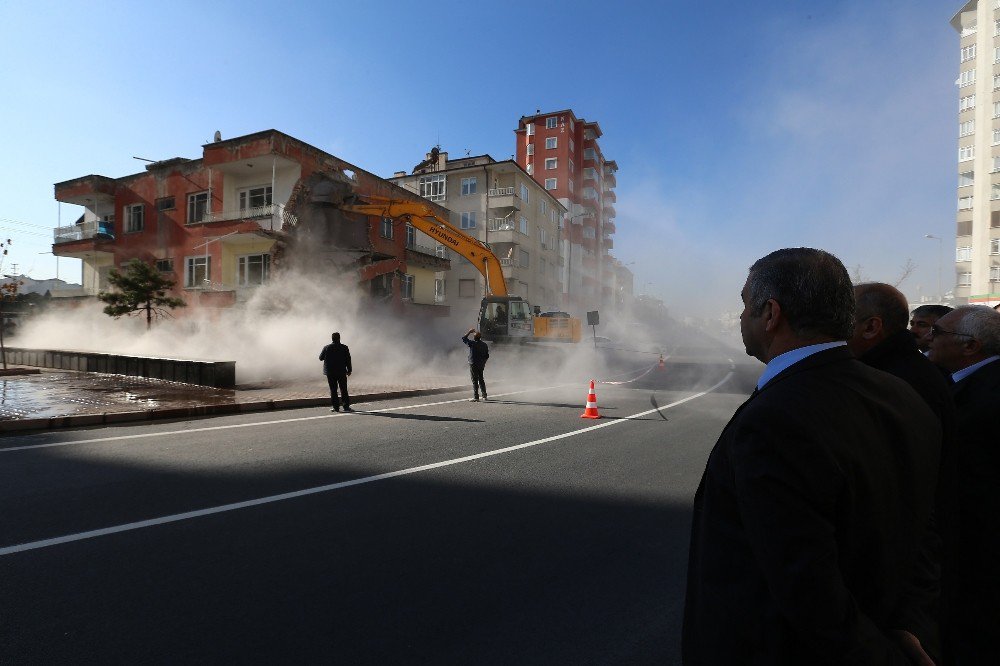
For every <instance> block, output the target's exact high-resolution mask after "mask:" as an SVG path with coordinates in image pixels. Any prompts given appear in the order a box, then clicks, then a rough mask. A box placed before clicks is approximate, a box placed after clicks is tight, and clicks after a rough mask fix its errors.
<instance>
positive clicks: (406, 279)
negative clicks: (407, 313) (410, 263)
mask: <svg viewBox="0 0 1000 666" xmlns="http://www.w3.org/2000/svg"><path fill="white" fill-rule="evenodd" d="M399 295H400V296H401V297H402V299H403V300H404V301H412V300H413V276H412V275H410V274H408V273H403V275H402V277H401V278H400V280H399Z"/></svg>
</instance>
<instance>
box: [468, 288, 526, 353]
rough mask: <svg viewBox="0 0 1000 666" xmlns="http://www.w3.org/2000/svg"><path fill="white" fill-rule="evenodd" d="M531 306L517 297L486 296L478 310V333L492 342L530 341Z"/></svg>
mask: <svg viewBox="0 0 1000 666" xmlns="http://www.w3.org/2000/svg"><path fill="white" fill-rule="evenodd" d="M532 317H533V315H532V314H531V305H529V304H528V301H526V300H524V299H523V298H521V297H519V296H487V297H486V298H484V299H483V303H482V307H481V308H480V310H479V331H480V332H481V333H482V334H483V337H484V338H486V339H487V340H490V341H493V342H498V341H502V342H509V341H527V340H531V339H532V336H533V335H534V333H533V328H532Z"/></svg>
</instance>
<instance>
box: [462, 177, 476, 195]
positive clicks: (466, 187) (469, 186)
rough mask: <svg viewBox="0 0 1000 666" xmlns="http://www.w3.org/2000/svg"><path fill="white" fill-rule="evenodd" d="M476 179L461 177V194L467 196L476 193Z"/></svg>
mask: <svg viewBox="0 0 1000 666" xmlns="http://www.w3.org/2000/svg"><path fill="white" fill-rule="evenodd" d="M478 184H479V183H478V179H476V178H463V179H462V196H463V197H467V196H469V195H470V194H475V193H476V185H478Z"/></svg>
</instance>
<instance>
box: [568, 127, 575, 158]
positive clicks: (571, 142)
mask: <svg viewBox="0 0 1000 666" xmlns="http://www.w3.org/2000/svg"><path fill="white" fill-rule="evenodd" d="M570 124H572V121H570ZM570 131H571V132H572V131H573V130H572V129H570ZM575 151H576V144H575V143H573V139H570V140H569V152H571V153H572V152H575Z"/></svg>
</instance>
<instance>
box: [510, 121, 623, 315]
mask: <svg viewBox="0 0 1000 666" xmlns="http://www.w3.org/2000/svg"><path fill="white" fill-rule="evenodd" d="M514 134H515V136H516V152H515V160H516V162H517V164H518V165H519V166H521V168H523V169H524V170H525V172H526V173H528V174H529V175H531V177H532V178H534V179H535V181H536V182H537V183H538V184H539V185H541V186H542V187H543V188H545V190H546V191H547V192H549V193H550V194H552V196H554V197H555V198H557V199H558V200H559V202H560V203H562V205H563V206H565V208H566V209H567V215H566V218H565V220H564V223H563V225H562V229H561V234H560V240H561V243H562V246H563V254H564V255H565V257H566V263H565V265H564V267H563V271H562V281H563V286H564V292H563V300H564V307H565V308H566V309H570V310H573V311H574V314H578V313H580V312H582V311H584V310H593V309H598V308H604V309H608V308H612V307H615V306H616V305H617V304H618V303H620V302H622V299H621V294H622V292H623V290H624V289H625V288H626V287H627V289H628V291H629V293H628V298H629V299H630V298H631V296H632V294H631V284H632V280H631V276H630V273H629V272H628V269H625V272H626V273H629V275H628V276H625V275H624V274H623V273H622V271H621V269H622V268H623V267H622V265H621V263H620V262H618V261H617V260H616V259H615V258H614V257H613V256H612V254H611V250H612V249H613V248H614V238H613V237H614V234H615V214H616V213H615V202H616V201H617V198H616V196H615V185H616V184H617V181H616V175H615V174H616V173H617V171H618V164H617V163H616V162H615V161H614V160H611V159H607V158H606V157H605V156H604V153H603V152H602V151H601V146H600V141H599V140H600V138H601V136H602V134H603V133H602V131H601V127H600V125H599V124H598V123H596V122H589V121H587V120H584V119H582V118H577V117H576V115H575V114H574V113H573V111H572V110H570V109H565V110H562V111H554V112H550V113H539V112H536V114H535V115H533V116H522V117H521V119H520V121H519V122H518V127H517V129H516V130H514ZM620 276H621V277H620Z"/></svg>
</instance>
